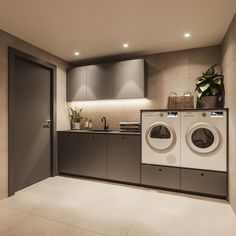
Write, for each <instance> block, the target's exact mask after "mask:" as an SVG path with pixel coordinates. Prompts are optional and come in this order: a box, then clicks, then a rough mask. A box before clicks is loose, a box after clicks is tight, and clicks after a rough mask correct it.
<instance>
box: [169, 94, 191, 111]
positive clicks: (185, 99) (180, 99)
mask: <svg viewBox="0 0 236 236" xmlns="http://www.w3.org/2000/svg"><path fill="white" fill-rule="evenodd" d="M167 107H168V109H193V108H194V97H193V95H192V93H191V92H190V91H185V92H184V93H183V95H182V96H178V95H177V93H176V92H171V93H170V94H169V97H168V106H167Z"/></svg>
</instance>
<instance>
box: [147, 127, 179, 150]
mask: <svg viewBox="0 0 236 236" xmlns="http://www.w3.org/2000/svg"><path fill="white" fill-rule="evenodd" d="M146 141H147V143H148V145H149V146H150V147H151V148H152V149H154V150H155V151H159V152H166V151H169V150H170V149H172V148H173V147H174V145H175V143H176V135H175V132H174V130H173V129H172V127H170V126H169V125H168V124H166V123H162V122H157V123H154V124H153V125H152V126H151V127H150V128H149V129H148V130H147V132H146Z"/></svg>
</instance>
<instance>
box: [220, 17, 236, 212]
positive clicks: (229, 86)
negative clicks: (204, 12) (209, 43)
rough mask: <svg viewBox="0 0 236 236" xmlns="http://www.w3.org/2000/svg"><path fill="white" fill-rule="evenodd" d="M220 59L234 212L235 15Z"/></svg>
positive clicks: (230, 190)
mask: <svg viewBox="0 0 236 236" xmlns="http://www.w3.org/2000/svg"><path fill="white" fill-rule="evenodd" d="M222 58H223V60H222V65H223V72H224V75H225V91H226V107H228V108H229V200H230V203H231V206H232V208H233V209H234V211H235V212H236V154H235V153H236V145H235V142H236V15H235V16H234V19H233V21H232V23H231V25H230V27H229V29H228V31H227V34H226V36H225V38H224V41H223V44H222Z"/></svg>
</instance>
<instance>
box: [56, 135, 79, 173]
mask: <svg viewBox="0 0 236 236" xmlns="http://www.w3.org/2000/svg"><path fill="white" fill-rule="evenodd" d="M80 143H81V142H80V134H75V133H58V162H59V163H58V169H59V173H65V174H74V175H78V174H79V147H78V145H79V144H80Z"/></svg>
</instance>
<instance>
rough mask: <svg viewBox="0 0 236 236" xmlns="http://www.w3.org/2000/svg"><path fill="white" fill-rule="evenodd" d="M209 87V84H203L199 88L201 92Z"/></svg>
mask: <svg viewBox="0 0 236 236" xmlns="http://www.w3.org/2000/svg"><path fill="white" fill-rule="evenodd" d="M209 87H210V84H208V83H207V84H205V85H204V86H201V87H200V89H201V91H202V92H204V91H206V90H207V89H208V88H209Z"/></svg>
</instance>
